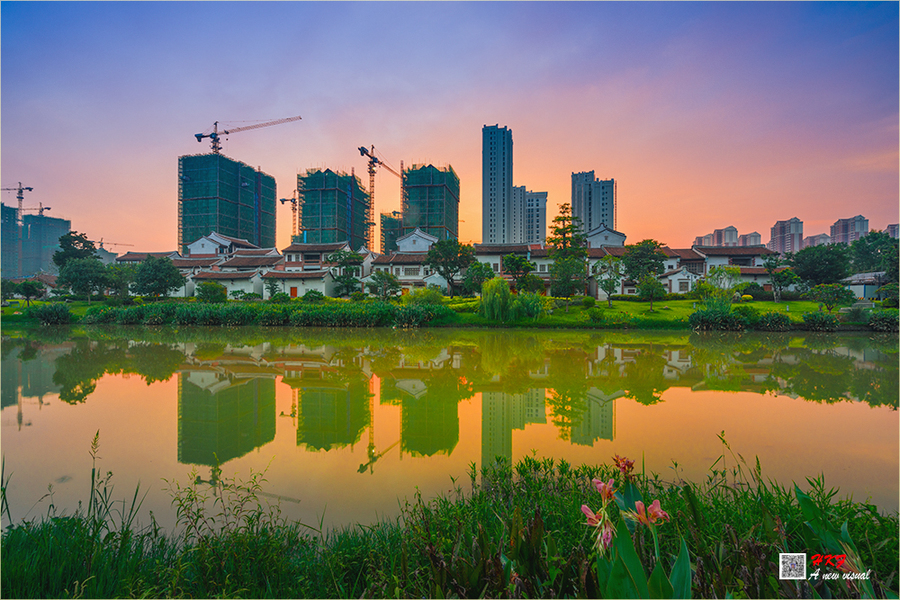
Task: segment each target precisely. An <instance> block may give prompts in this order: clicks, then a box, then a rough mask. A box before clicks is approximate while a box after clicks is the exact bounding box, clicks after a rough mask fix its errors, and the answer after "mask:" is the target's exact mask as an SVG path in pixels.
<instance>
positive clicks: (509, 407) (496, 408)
mask: <svg viewBox="0 0 900 600" xmlns="http://www.w3.org/2000/svg"><path fill="white" fill-rule="evenodd" d="M545 395H546V390H544V389H543V388H541V389H530V390H528V391H527V392H525V393H524V394H507V393H505V392H482V393H481V464H482V465H487V464H490V463H491V462H493V460H494V458H496V457H498V456H502V457H504V458H506V459H509V460H511V459H512V432H513V430H514V429H525V425H527V424H529V423H546V422H547V411H546V404H545V402H544V396H545Z"/></svg>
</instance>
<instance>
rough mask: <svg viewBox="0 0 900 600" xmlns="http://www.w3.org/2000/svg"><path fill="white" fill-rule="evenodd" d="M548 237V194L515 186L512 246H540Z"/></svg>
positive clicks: (511, 233) (511, 234)
mask: <svg viewBox="0 0 900 600" xmlns="http://www.w3.org/2000/svg"><path fill="white" fill-rule="evenodd" d="M546 236H547V192H532V191H529V190H527V189H526V188H525V186H524V185H522V186H513V192H512V202H511V203H510V241H509V243H511V244H540V243H543V242H544V239H545V238H546Z"/></svg>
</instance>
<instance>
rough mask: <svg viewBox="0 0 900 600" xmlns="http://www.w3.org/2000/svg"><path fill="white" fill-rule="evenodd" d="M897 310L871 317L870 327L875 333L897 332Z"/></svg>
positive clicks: (877, 313) (886, 311) (873, 314)
mask: <svg viewBox="0 0 900 600" xmlns="http://www.w3.org/2000/svg"><path fill="white" fill-rule="evenodd" d="M897 314H898V313H897V311H896V310H880V311H878V312H876V313H872V316H871V317H869V323H868V325H869V327H870V328H871V329H872V330H873V331H897V330H898V326H897V325H898V317H897Z"/></svg>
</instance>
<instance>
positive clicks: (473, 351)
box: [2, 327, 900, 528]
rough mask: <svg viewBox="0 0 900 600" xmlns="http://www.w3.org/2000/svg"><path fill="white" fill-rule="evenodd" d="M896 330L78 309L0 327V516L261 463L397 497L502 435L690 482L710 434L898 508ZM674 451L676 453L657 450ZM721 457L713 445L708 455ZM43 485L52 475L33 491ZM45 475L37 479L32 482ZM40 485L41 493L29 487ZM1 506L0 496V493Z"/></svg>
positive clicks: (496, 446) (513, 449) (321, 506)
mask: <svg viewBox="0 0 900 600" xmlns="http://www.w3.org/2000/svg"><path fill="white" fill-rule="evenodd" d="M897 356H898V353H897V338H896V337H886V338H882V337H875V336H871V335H807V336H796V335H790V334H773V335H756V334H745V335H740V336H738V335H735V336H723V335H703V336H701V335H696V334H686V333H674V334H673V333H659V334H656V333H648V332H633V333H631V332H630V333H620V332H615V333H583V332H573V331H546V332H544V331H537V332H531V331H528V332H495V331H478V330H420V331H411V332H404V331H391V330H343V331H335V330H302V329H300V330H298V329H275V328H264V329H263V328H260V329H257V328H239V329H225V328H210V329H202V328H201V329H173V328H163V329H154V328H146V329H144V328H134V327H132V328H128V327H118V328H115V327H113V328H99V327H98V328H90V329H89V328H84V329H62V330H34V331H17V330H12V331H4V335H3V341H2V453H3V458H4V460H5V475H6V477H7V478H8V480H9V483H8V499H9V505H10V510H11V513H12V517H13V519H15V520H20V519H22V518H32V517H39V516H41V515H43V514H46V513H47V510H48V507H49V504H50V502H51V499H52V502H53V504H54V506H55V507H56V508H57V510H59V511H65V512H68V513H71V512H72V511H73V510H74V509H75V508H76V507H77V505H78V502H79V501H86V500H87V496H88V491H89V489H90V476H91V456H90V454H89V450H90V444H91V439H92V438H93V436H94V434H95V432H97V431H98V430H99V432H100V449H99V460H98V461H97V466H98V470H99V471H100V472H102V473H105V472H107V471H112V473H113V483H114V484H115V491H114V495H115V496H116V497H117V498H125V497H126V496H130V495H131V494H133V492H134V489H135V486H136V485H137V484H138V483H140V485H141V490H142V491H147V492H148V493H147V497H146V500H145V501H144V505H143V510H142V519H141V520H142V522H144V523H146V522H147V515H148V511H152V512H153V514H154V515H155V517H156V519H157V520H158V521H159V522H160V524H162V525H163V526H164V527H167V528H171V527H172V526H173V525H174V522H175V515H174V509H173V508H172V504H171V496H170V494H169V492H168V488H169V484H167V483H166V482H167V481H169V482H176V481H177V482H178V483H179V484H180V485H182V486H184V485H187V484H189V483H191V482H193V481H195V480H197V481H198V485H199V486H201V487H202V486H208V485H209V483H208V482H209V481H211V480H213V479H215V477H216V476H217V470H216V465H218V466H219V467H220V468H221V477H223V478H230V477H235V476H237V477H239V478H241V479H246V478H247V477H248V476H249V474H250V473H251V471H253V472H261V471H265V478H266V480H267V481H266V483H265V486H264V488H263V489H264V491H265V492H266V493H267V494H269V495H270V496H269V497H277V498H281V508H282V511H283V514H284V515H285V516H287V517H290V518H293V519H300V520H301V521H302V522H304V523H307V524H311V525H314V526H318V525H319V524H320V523H322V524H323V525H324V526H326V527H328V526H336V525H343V524H350V523H370V522H372V521H374V520H376V519H377V518H380V517H394V516H396V515H398V514H399V501H398V498H400V499H402V498H411V497H412V496H413V494H414V493H415V492H416V490H417V489H418V490H421V492H422V494H423V496H426V497H431V496H434V495H438V494H441V493H446V492H448V490H450V488H452V487H454V484H453V478H456V479H457V480H458V481H459V482H460V483H463V484H464V485H467V482H468V476H467V472H468V471H469V468H470V465H471V464H472V463H475V464H477V465H478V466H480V465H482V464H483V463H485V462H488V461H491V460H493V459H494V458H495V457H496V456H502V457H505V458H507V459H510V460H512V461H516V460H518V459H520V458H522V457H524V456H529V455H536V456H538V457H555V458H558V459H565V460H567V461H569V462H570V463H575V464H581V463H597V462H604V461H609V459H610V458H611V457H612V456H613V455H614V454H619V455H623V456H627V457H630V458H634V459H636V466H637V467H638V468H640V466H641V461H643V463H644V465H645V468H646V470H647V472H648V473H651V472H655V473H658V474H659V475H660V477H661V478H663V479H666V480H676V479H678V478H684V479H690V480H694V481H698V482H700V481H703V480H705V479H706V476H707V474H708V473H709V470H708V469H709V467H710V466H711V465H713V464H714V463H715V462H716V460H717V458H719V457H720V456H721V455H722V454H723V453H724V454H725V455H726V460H727V462H726V465H727V466H733V464H734V459H733V458H732V456H731V454H730V453H728V452H727V450H725V449H724V447H723V444H722V442H721V441H720V438H719V435H720V434H721V433H722V432H723V431H724V437H725V439H726V440H727V441H728V443H729V444H730V446H731V448H732V449H733V450H734V452H735V453H740V454H741V455H743V457H744V458H745V459H746V460H747V462H748V463H749V464H751V465H753V464H755V458H756V457H758V458H759V461H760V462H761V465H762V471H763V476H764V477H768V478H771V479H774V480H776V481H778V482H780V483H783V484H788V485H790V482H792V481H796V482H798V483H800V484H801V488H804V489H805V488H806V487H808V486H807V485H806V482H805V478H806V477H814V476H816V475H818V474H820V473H822V474H824V476H825V483H826V485H827V486H828V487H839V488H840V490H841V494H840V495H841V496H845V495H850V494H852V496H853V498H854V499H857V500H866V499H870V500H871V501H872V502H874V503H875V504H877V505H878V506H879V507H880V508H881V509H882V510H883V511H896V510H897V507H898V479H900V476H898V472H900V464H898V456H900V444H898V438H900V436H898V413H897V403H898V395H900V394H898V358H897ZM676 461H677V470H676V468H675V462H676ZM720 464H721V463H720ZM48 490H51V491H52V496H48ZM45 496H47V497H45ZM42 498H43V499H42ZM4 524H6V515H5V514H4Z"/></svg>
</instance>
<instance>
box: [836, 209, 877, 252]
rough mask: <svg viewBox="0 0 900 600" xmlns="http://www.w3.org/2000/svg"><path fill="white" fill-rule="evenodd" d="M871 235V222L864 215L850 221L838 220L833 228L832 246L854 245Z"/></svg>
mask: <svg viewBox="0 0 900 600" xmlns="http://www.w3.org/2000/svg"><path fill="white" fill-rule="evenodd" d="M867 233H869V220H868V219H867V218H865V217H864V216H862V215H856V216H855V217H853V218H850V219H838V220H837V221H835V222H834V225H832V226H831V243H832V244H848V245H849V244H852V243H853V242H855V241H856V240H858V239H859V238H861V237H864V236H865V235H866V234H867Z"/></svg>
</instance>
